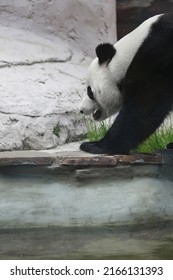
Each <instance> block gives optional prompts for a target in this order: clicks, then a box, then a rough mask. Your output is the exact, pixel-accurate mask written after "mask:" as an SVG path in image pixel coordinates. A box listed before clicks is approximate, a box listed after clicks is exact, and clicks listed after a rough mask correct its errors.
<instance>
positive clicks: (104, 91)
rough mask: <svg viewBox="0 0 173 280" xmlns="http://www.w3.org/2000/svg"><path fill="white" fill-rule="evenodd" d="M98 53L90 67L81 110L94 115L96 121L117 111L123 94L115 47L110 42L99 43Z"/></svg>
mask: <svg viewBox="0 0 173 280" xmlns="http://www.w3.org/2000/svg"><path fill="white" fill-rule="evenodd" d="M96 55H97V57H96V58H95V59H94V60H93V61H92V63H91V64H90V66H89V68H88V73H87V79H86V84H87V90H86V93H85V95H84V97H83V99H82V103H81V107H80V111H81V113H83V114H85V115H92V116H93V119H94V120H96V121H101V120H104V119H106V118H108V117H110V116H111V115H113V114H115V113H117V111H118V110H119V109H120V106H121V96H120V91H119V88H118V81H116V78H115V75H116V69H115V68H116V57H117V53H116V49H115V47H114V46H113V45H111V44H109V43H105V44H101V45H98V46H97V48H96Z"/></svg>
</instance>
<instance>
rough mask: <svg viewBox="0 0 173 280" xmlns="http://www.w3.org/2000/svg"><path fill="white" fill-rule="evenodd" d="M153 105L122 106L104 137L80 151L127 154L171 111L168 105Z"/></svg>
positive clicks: (133, 104)
mask: <svg viewBox="0 0 173 280" xmlns="http://www.w3.org/2000/svg"><path fill="white" fill-rule="evenodd" d="M141 103H142V102H141ZM156 103H157V101H156ZM155 105H156V106H154V108H153V106H148V105H147V104H145V106H144V105H143V104H140V105H139V104H138V105H137V104H135V103H133V102H130V103H129V104H126V105H124V106H123V107H122V109H121V110H120V112H119V114H118V116H117V118H116V119H115V121H114V123H113V125H112V127H111V128H110V129H109V131H108V132H107V134H106V135H105V137H104V138H102V139H101V140H100V141H98V142H84V143H82V144H81V146H80V149H81V150H83V151H85V152H88V153H92V154H129V153H130V151H131V150H133V149H134V148H136V147H137V146H138V145H139V144H140V143H141V142H143V141H144V140H145V139H146V138H148V137H149V136H150V135H151V134H152V133H153V132H154V131H155V130H156V129H157V128H158V127H159V126H160V124H161V123H162V122H163V120H164V118H165V117H166V115H167V114H168V112H169V111H170V109H171V106H170V103H166V104H163V103H162V102H160V103H159V104H155Z"/></svg>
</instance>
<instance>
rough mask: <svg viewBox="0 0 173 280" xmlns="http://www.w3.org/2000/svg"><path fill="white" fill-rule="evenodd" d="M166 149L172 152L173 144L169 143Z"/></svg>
mask: <svg viewBox="0 0 173 280" xmlns="http://www.w3.org/2000/svg"><path fill="white" fill-rule="evenodd" d="M166 148H167V149H170V150H172V149H173V142H171V143H169V144H168V145H167V146H166Z"/></svg>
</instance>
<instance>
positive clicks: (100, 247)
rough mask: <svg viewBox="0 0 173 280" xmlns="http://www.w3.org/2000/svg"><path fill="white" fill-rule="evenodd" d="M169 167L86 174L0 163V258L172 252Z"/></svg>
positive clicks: (165, 254)
mask: <svg viewBox="0 0 173 280" xmlns="http://www.w3.org/2000/svg"><path fill="white" fill-rule="evenodd" d="M100 172H101V170H100ZM166 172H167V173H166ZM166 172H165V171H164V172H161V173H160V174H158V176H154V177H151V178H149V177H143V176H142V177H135V178H133V177H132V178H127V179H124V178H123V179H121V178H117V179H116V180H115V178H105V179H103V178H102V179H101V180H99V179H98V178H95V179H93V178H90V180H87V179H86V178H85V180H81V178H77V177H76V175H75V172H73V171H63V172H62V170H56V169H55V170H54V169H47V168H35V167H3V168H1V170H0V192H1V196H0V259H173V219H172V217H173V180H172V177H171V176H172V172H171V169H170V168H168V169H166ZM163 173H164V176H163ZM165 174H169V176H166V175H165Z"/></svg>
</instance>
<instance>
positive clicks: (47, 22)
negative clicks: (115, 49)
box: [0, 0, 116, 55]
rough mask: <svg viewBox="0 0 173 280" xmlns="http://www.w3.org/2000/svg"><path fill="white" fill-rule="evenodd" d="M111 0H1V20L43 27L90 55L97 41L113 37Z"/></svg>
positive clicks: (0, 21) (29, 28)
mask: <svg viewBox="0 0 173 280" xmlns="http://www.w3.org/2000/svg"><path fill="white" fill-rule="evenodd" d="M115 9H116V8H115V1H114V0H108V1H106V2H105V1H104V0H96V1H87V0H63V1H61V0H1V1H0V14H1V17H0V23H3V24H4V22H5V23H6V24H7V25H8V26H16V27H20V28H21V27H22V28H24V29H27V30H35V31H42V32H45V33H49V34H54V35H56V36H60V37H61V38H63V39H66V40H68V41H70V42H71V43H73V44H74V43H75V45H76V46H79V47H80V48H82V49H83V50H84V51H85V52H86V53H87V54H89V55H93V50H94V48H95V46H96V45H97V44H98V43H99V42H100V41H112V42H115V41H116V24H115V22H116V20H115V13H116V12H115Z"/></svg>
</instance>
